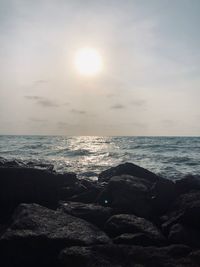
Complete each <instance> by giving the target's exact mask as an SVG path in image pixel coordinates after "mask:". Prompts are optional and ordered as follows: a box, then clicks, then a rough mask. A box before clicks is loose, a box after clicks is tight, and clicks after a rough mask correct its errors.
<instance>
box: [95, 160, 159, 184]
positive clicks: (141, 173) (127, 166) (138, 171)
mask: <svg viewBox="0 0 200 267" xmlns="http://www.w3.org/2000/svg"><path fill="white" fill-rule="evenodd" d="M122 174H128V175H131V176H135V177H139V178H143V179H145V180H147V181H150V182H156V181H157V180H158V176H157V175H156V174H154V173H152V172H150V171H148V170H146V169H144V168H142V167H139V166H137V165H135V164H133V163H128V162H127V163H124V164H120V165H118V166H117V167H112V168H110V169H108V170H105V171H103V172H101V173H100V174H99V176H98V178H99V181H104V182H105V181H106V182H108V181H109V179H110V178H111V177H113V176H120V175H122Z"/></svg>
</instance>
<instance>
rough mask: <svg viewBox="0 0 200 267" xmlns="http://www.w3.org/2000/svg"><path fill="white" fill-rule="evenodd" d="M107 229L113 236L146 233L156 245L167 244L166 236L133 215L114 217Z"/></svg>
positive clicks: (152, 225)
mask: <svg viewBox="0 0 200 267" xmlns="http://www.w3.org/2000/svg"><path fill="white" fill-rule="evenodd" d="M105 229H106V232H107V233H108V234H109V235H111V236H117V235H120V234H124V233H133V234H135V233H144V234H146V235H147V236H148V237H149V238H150V239H151V240H152V242H154V243H156V244H163V243H164V242H165V238H164V236H163V235H162V233H161V232H160V231H159V229H158V228H157V227H156V226H155V225H154V224H153V223H151V222H150V221H147V220H146V219H144V218H140V217H136V216H135V215H133V214H118V215H113V216H112V217H111V218H110V219H109V220H108V221H107V222H106V225H105Z"/></svg>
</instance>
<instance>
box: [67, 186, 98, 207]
mask: <svg viewBox="0 0 200 267" xmlns="http://www.w3.org/2000/svg"><path fill="white" fill-rule="evenodd" d="M100 192H101V188H100V187H98V186H97V187H94V188H91V189H89V190H85V191H84V192H82V193H80V194H76V195H73V196H72V197H71V198H69V200H70V201H73V202H83V203H94V202H96V199H97V198H98V196H99V193H100Z"/></svg>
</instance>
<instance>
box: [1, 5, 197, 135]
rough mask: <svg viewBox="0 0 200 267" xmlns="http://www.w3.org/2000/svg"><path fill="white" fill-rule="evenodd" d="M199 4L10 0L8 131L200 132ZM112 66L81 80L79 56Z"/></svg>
mask: <svg viewBox="0 0 200 267" xmlns="http://www.w3.org/2000/svg"><path fill="white" fill-rule="evenodd" d="M199 14H200V1H199V0H173V1H172V0H151V1H150V0H130V1H129V0H105V1H104V0H13V1H12V0H0V134H53V135H56V134H62V135H199V134H200V106H199V104H200V103H199V102H200V32H199V27H200V16H199ZM83 47H92V48H94V49H96V50H97V51H98V52H99V53H100V55H101V57H102V60H103V69H102V71H101V72H100V73H99V74H98V75H96V76H91V77H85V76H81V75H80V74H79V73H78V71H77V70H76V69H75V67H74V56H75V53H76V51H77V50H79V49H81V48H83Z"/></svg>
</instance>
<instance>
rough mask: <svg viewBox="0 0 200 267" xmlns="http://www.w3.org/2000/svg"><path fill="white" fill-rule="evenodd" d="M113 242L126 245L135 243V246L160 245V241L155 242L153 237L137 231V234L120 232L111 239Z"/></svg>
mask: <svg viewBox="0 0 200 267" xmlns="http://www.w3.org/2000/svg"><path fill="white" fill-rule="evenodd" d="M113 242H114V243H115V244H127V245H136V246H144V247H149V246H157V245H160V242H157V241H156V240H155V239H154V238H151V237H150V236H148V235H147V234H144V233H137V234H130V233H126V234H122V235H119V236H117V237H115V238H114V239H113Z"/></svg>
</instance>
